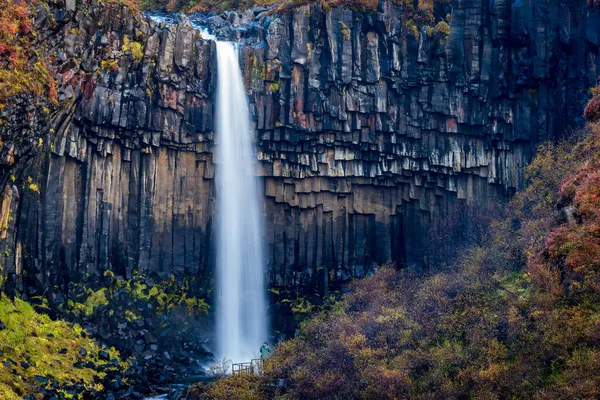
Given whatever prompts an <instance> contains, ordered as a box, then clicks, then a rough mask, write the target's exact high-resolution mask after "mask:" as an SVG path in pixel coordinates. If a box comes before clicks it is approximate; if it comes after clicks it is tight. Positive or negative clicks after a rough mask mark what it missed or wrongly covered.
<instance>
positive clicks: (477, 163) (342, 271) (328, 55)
mask: <svg viewBox="0 0 600 400" xmlns="http://www.w3.org/2000/svg"><path fill="white" fill-rule="evenodd" d="M55 7H56V8H55V9H50V10H43V9H40V10H39V16H38V20H37V23H38V25H39V26H40V27H42V28H43V26H44V24H45V23H46V24H47V20H48V19H54V20H55V22H54V25H52V26H53V28H48V29H47V32H48V37H47V38H45V40H46V42H47V43H50V44H52V45H51V46H49V50H48V51H49V52H54V54H53V55H54V56H55V60H56V65H55V70H56V73H57V77H58V83H59V88H60V92H59V97H60V100H61V104H60V106H59V110H58V111H57V112H56V114H55V115H54V116H53V118H52V119H51V120H50V122H49V126H48V127H47V130H45V131H44V132H47V135H46V136H45V137H44V141H43V145H42V144H41V143H40V146H39V147H40V148H38V149H36V151H35V152H27V154H31V155H32V156H31V157H23V160H22V161H21V162H20V163H19V166H18V168H15V167H14V165H4V166H3V169H2V181H0V182H6V190H5V191H4V197H3V199H4V200H3V203H2V210H1V211H2V215H1V217H2V219H1V221H0V222H2V225H3V228H5V229H4V232H3V235H4V239H3V240H4V242H3V245H4V246H5V251H4V252H3V255H2V256H1V258H2V260H1V263H2V265H3V267H4V269H3V274H4V275H5V276H6V277H7V278H8V279H7V280H6V282H8V283H9V284H10V285H12V286H14V285H16V286H17V287H20V288H22V282H23V278H24V275H26V279H27V280H28V282H29V283H34V284H35V286H38V287H49V286H55V285H62V284H64V283H66V282H67V281H69V280H76V279H80V278H81V277H83V276H84V275H85V274H92V275H93V274H98V273H100V272H101V271H102V270H105V269H111V270H113V271H115V272H116V273H117V274H122V275H129V274H131V272H132V271H133V270H136V269H138V270H142V271H145V272H156V273H159V274H162V275H168V274H175V275H176V276H182V275H195V276H199V277H201V278H202V279H201V280H200V281H202V282H204V283H205V285H206V287H209V286H211V279H212V275H213V274H212V272H213V264H214V250H213V245H214V244H213V232H214V226H213V224H214V222H213V221H214V197H215V196H218V195H219V194H218V193H216V191H215V187H214V180H213V177H214V173H215V164H216V165H218V160H215V159H214V157H213V149H214V146H215V143H217V144H218V138H215V137H214V133H213V130H214V122H213V119H214V115H213V113H214V102H213V100H214V96H213V95H214V88H215V74H216V67H215V62H216V57H215V46H214V43H213V42H212V41H209V40H204V39H202V36H201V34H200V32H199V30H197V29H195V28H194V26H193V24H192V23H190V21H189V20H188V19H187V18H182V19H181V20H180V21H179V22H178V23H176V24H159V23H156V22H153V21H151V20H149V19H146V18H143V17H142V16H140V15H137V14H135V13H132V12H131V11H129V9H127V8H126V7H124V6H119V5H116V4H107V5H102V4H99V3H95V2H92V3H91V4H88V3H86V2H83V1H79V0H77V1H75V0H68V1H66V2H65V3H60V2H59V3H57V4H56V5H55ZM434 11H435V15H436V16H437V23H436V24H434V25H433V26H424V25H423V26H421V25H417V24H415V23H414V22H412V20H409V19H408V18H407V16H406V11H405V10H404V9H403V8H402V7H401V6H396V5H393V4H392V3H390V2H381V3H380V4H379V8H378V11H377V12H376V13H358V12H354V11H351V10H348V9H344V8H335V9H332V10H325V9H324V8H323V7H322V6H321V5H320V4H311V5H305V6H301V7H298V8H296V9H294V10H292V11H290V12H288V13H284V14H277V13H274V12H273V11H272V10H267V9H263V8H257V9H254V10H250V11H247V12H245V13H241V14H236V13H230V14H225V15H222V16H213V17H206V16H204V17H198V18H197V21H196V20H194V21H195V22H197V23H199V24H204V25H207V26H209V27H210V28H211V29H213V31H215V32H217V34H218V35H224V36H234V37H236V38H238V39H240V40H241V42H240V43H241V46H242V47H241V50H240V51H241V55H242V57H241V59H242V68H243V70H244V76H245V80H246V88H247V92H248V95H249V98H250V101H251V108H252V117H253V121H254V122H255V130H254V134H255V135H256V139H257V161H258V162H259V163H260V166H261V171H262V172H261V174H262V175H263V176H264V193H265V198H264V215H265V218H266V225H267V229H268V232H267V238H266V239H267V243H268V257H267V260H268V262H269V265H268V268H269V271H270V275H269V281H270V283H271V284H272V285H281V286H286V287H293V286H298V285H305V284H313V283H315V282H317V281H319V282H321V284H323V283H324V284H327V282H328V281H329V282H330V281H332V280H342V279H347V278H350V277H353V276H360V275H362V274H364V273H365V272H366V271H368V270H369V269H370V268H372V266H373V264H374V263H379V262H385V261H388V260H392V261H395V262H396V263H397V264H400V265H408V266H417V267H418V266H419V265H421V264H422V261H423V256H424V254H423V238H424V236H425V235H426V232H427V230H428V229H429V227H430V226H431V224H432V223H435V221H436V219H438V218H440V217H441V216H443V214H444V212H445V210H447V209H448V208H449V207H451V206H452V205H453V204H454V203H456V202H457V201H459V200H464V201H467V202H469V203H472V204H477V203H478V202H481V203H485V202H488V201H490V200H493V199H501V198H503V197H504V196H506V195H507V194H510V192H511V191H513V190H514V189H515V188H517V187H519V185H520V184H521V183H522V167H523V166H524V165H525V164H526V163H527V162H528V161H529V160H530V159H531V157H532V154H533V152H534V151H535V148H536V146H537V145H538V144H539V143H540V142H542V141H544V140H546V139H548V138H556V137H558V136H559V135H561V134H563V133H564V132H566V131H567V130H568V128H569V127H572V126H576V125H577V124H578V123H579V119H580V115H581V113H582V109H583V105H584V103H585V102H586V99H587V97H586V96H587V95H586V89H587V88H588V87H589V86H591V85H593V84H595V82H596V79H597V76H598V75H599V74H600V71H599V70H598V67H597V57H598V45H599V41H600V17H599V16H598V14H596V13H594V12H591V11H589V10H588V9H587V8H586V4H585V2H583V1H575V0H569V1H558V0H556V1H547V2H546V1H545V2H512V1H508V0H494V1H487V0H454V1H452V2H451V4H447V5H441V6H436V9H435V10H434ZM45 21H46V22H45ZM444 21H445V22H444ZM446 22H447V24H446ZM48 25H51V24H48ZM448 26H449V30H448ZM16 109H18V106H15V107H13V108H9V109H7V110H5V111H4V113H5V115H8V116H10V115H13V114H15V112H14V110H16ZM11 110H13V111H12V113H13V114H11ZM13 120H15V119H14V118H13ZM2 130H3V131H2V135H3V140H4V142H5V147H4V148H5V149H6V148H7V147H6V146H7V144H6V143H8V145H9V147H8V148H10V146H12V148H14V149H16V150H13V152H14V151H16V152H17V153H18V152H19V149H17V148H16V147H18V146H16V145H14V144H13V141H11V140H12V139H10V138H14V137H15V135H16V134H17V133H18V132H17V131H18V129H17V127H16V125H15V124H7V125H5V126H4V127H2ZM44 132H40V133H44ZM4 138H8V139H6V140H5V139H4ZM34 142H35V141H34V140H32V143H34ZM34 147H35V146H34ZM2 151H3V152H4V151H5V150H2ZM23 152H25V151H23ZM6 160H8V158H6V157H5V161H6ZM14 171H18V175H17V176H14V175H13V174H15V172H14ZM10 175H13V178H14V182H11V180H13V179H9V177H10ZM24 271H27V274H24V273H23V272H24Z"/></svg>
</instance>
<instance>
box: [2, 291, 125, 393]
mask: <svg viewBox="0 0 600 400" xmlns="http://www.w3.org/2000/svg"><path fill="white" fill-rule="evenodd" d="M0 321H2V323H3V324H4V325H6V329H4V330H1V331H0V351H2V356H0V362H1V363H3V364H6V365H10V366H11V367H10V368H5V367H4V366H0V398H2V399H7V400H9V399H20V398H23V397H25V396H27V395H32V396H33V397H34V398H39V399H41V398H42V395H41V394H40V393H39V389H40V387H41V386H43V384H41V383H39V382H37V381H36V380H35V378H34V377H35V376H42V377H45V378H48V379H50V378H53V379H55V380H56V381H57V383H58V385H59V386H65V385H71V384H74V383H76V382H83V384H84V385H85V387H86V388H88V389H92V390H101V389H102V385H101V384H99V383H95V381H94V377H95V376H97V377H99V378H102V377H104V375H105V374H104V372H99V371H98V370H95V369H91V368H87V367H85V366H80V367H79V368H78V367H75V365H74V364H75V363H76V362H77V361H79V360H81V359H82V356H81V355H80V349H81V348H85V349H86V350H87V354H88V355H87V356H86V357H85V359H86V360H87V361H92V362H93V363H95V364H96V366H103V365H109V363H108V362H107V361H105V360H101V359H99V358H98V357H97V354H98V352H99V351H100V350H101V347H100V346H98V345H97V344H95V342H94V341H93V340H92V339H90V338H84V337H82V328H81V326H79V325H70V324H68V323H66V322H64V321H52V320H51V319H50V318H49V317H48V316H47V315H44V314H39V313H37V312H36V311H35V310H34V309H33V308H32V307H31V305H29V304H28V303H26V302H24V301H22V300H19V299H15V301H14V302H13V301H11V300H10V299H9V298H7V297H6V296H0ZM108 352H109V355H110V359H114V358H117V359H118V360H119V365H120V366H121V367H122V368H126V367H127V366H128V363H126V362H123V361H122V360H121V359H120V358H119V354H118V352H117V351H116V350H114V349H109V350H108ZM9 360H13V361H15V362H16V365H14V364H13V363H12V362H11V361H9ZM22 361H24V362H26V363H27V364H28V365H29V367H27V368H25V367H23V366H22V365H21V362H22ZM13 370H14V371H15V372H16V373H13Z"/></svg>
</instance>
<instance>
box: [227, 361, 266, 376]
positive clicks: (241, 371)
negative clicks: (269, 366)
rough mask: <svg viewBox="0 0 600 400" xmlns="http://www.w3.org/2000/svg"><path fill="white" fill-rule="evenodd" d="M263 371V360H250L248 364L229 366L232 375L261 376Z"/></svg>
mask: <svg viewBox="0 0 600 400" xmlns="http://www.w3.org/2000/svg"><path fill="white" fill-rule="evenodd" d="M262 369H263V360H262V359H260V358H255V359H252V360H251V361H250V362H242V363H234V364H231V374H232V375H254V374H261V373H262Z"/></svg>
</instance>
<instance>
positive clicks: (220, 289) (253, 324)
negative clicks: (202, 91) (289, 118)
mask: <svg viewBox="0 0 600 400" xmlns="http://www.w3.org/2000/svg"><path fill="white" fill-rule="evenodd" d="M217 65H218V70H217V71H218V77H217V79H218V81H217V109H216V115H217V132H216V138H217V144H216V156H217V157H216V158H217V160H216V161H217V170H216V181H217V190H218V192H217V196H216V198H217V222H218V223H217V227H216V229H217V304H216V319H217V355H218V356H219V357H225V358H227V359H229V360H233V361H234V362H236V361H249V360H250V359H251V358H253V357H254V356H255V355H256V354H257V353H258V350H259V348H260V345H261V343H262V342H263V341H264V340H265V339H266V337H267V317H266V299H265V284H264V271H263V268H264V261H263V258H264V255H263V241H262V233H263V230H262V218H261V217H260V212H259V203H260V202H259V192H258V178H257V164H256V157H255V156H254V152H253V143H252V140H251V138H250V117H249V110H248V103H247V100H246V92H245V90H244V84H243V81H242V73H241V70H240V67H239V63H238V50H237V47H236V46H235V45H234V44H233V43H230V42H221V41H217Z"/></svg>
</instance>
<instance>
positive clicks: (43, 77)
mask: <svg viewBox="0 0 600 400" xmlns="http://www.w3.org/2000/svg"><path fill="white" fill-rule="evenodd" d="M36 4H38V0H16V1H13V0H0V107H4V106H5V105H6V104H7V102H8V99H9V98H11V97H14V96H19V95H22V94H25V93H29V94H32V95H35V96H43V97H46V98H47V99H49V100H50V101H51V102H52V103H56V102H57V97H56V84H55V81H54V78H53V77H52V75H51V74H50V72H49V70H48V68H47V66H46V64H45V62H44V60H43V59H39V58H38V57H37V56H35V52H34V51H33V48H32V47H33V44H32V42H33V39H34V33H33V32H32V25H31V24H32V22H31V18H32V15H31V10H32V9H33V6H35V5H36Z"/></svg>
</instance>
